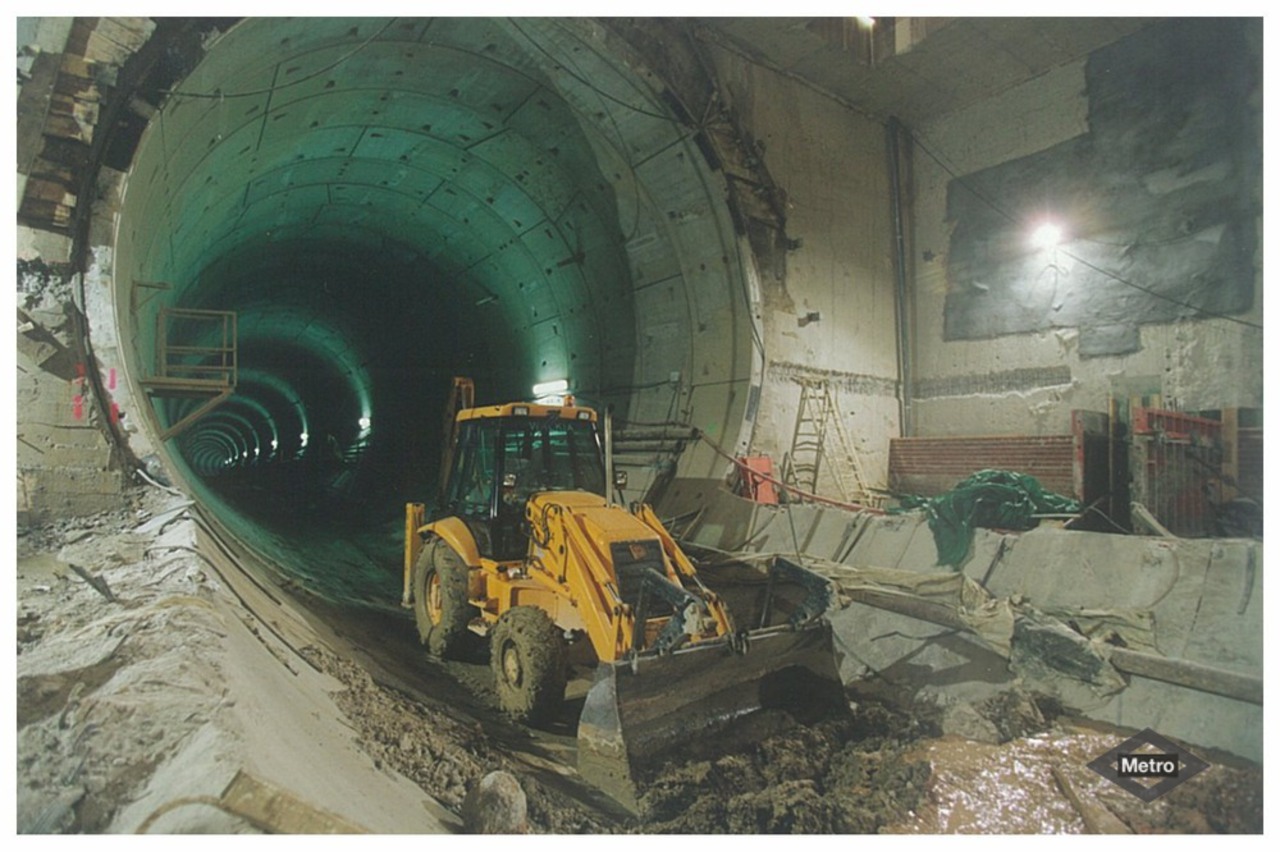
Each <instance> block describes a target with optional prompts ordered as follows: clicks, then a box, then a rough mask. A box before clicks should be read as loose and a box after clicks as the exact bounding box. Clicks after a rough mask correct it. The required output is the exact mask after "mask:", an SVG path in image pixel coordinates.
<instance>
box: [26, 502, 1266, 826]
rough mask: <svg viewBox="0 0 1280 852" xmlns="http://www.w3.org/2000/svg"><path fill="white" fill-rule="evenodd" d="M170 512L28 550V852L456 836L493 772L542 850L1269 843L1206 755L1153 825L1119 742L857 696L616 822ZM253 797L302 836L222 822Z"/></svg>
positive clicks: (133, 516) (561, 749)
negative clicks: (559, 842)
mask: <svg viewBox="0 0 1280 852" xmlns="http://www.w3.org/2000/svg"><path fill="white" fill-rule="evenodd" d="M183 502H184V501H183V500H182V498H181V497H180V496H176V495H172V494H168V493H165V492H163V491H157V490H154V489H148V490H146V491H141V492H136V493H133V494H131V495H130V498H129V502H128V505H126V506H124V507H122V508H121V509H120V510H119V511H117V512H111V513H104V514H102V515H99V516H95V517H92V518H84V519H68V520H65V521H62V522H60V523H57V524H52V525H47V526H41V527H34V528H30V529H25V530H19V531H18V539H17V551H18V552H17V555H18V566H17V601H18V604H17V612H16V618H17V656H16V661H17V671H16V694H17V714H18V718H17V743H16V746H17V748H16V754H17V782H18V784H17V787H18V789H17V827H18V831H19V833H24V834H26V833H36V834H61V833H87V834H96V833H133V832H136V831H139V830H143V831H148V832H151V833H225V834H233V833H260V832H264V831H285V832H291V833H321V832H325V831H339V830H352V829H353V828H354V829H360V830H367V831H373V832H377V833H383V834H397V833H431V832H457V831H460V830H461V821H460V819H459V816H458V814H459V812H460V810H461V808H462V803H463V800H464V798H465V796H466V794H467V792H468V790H469V789H470V788H471V787H472V786H473V785H474V784H476V782H477V781H478V780H479V778H481V777H482V776H483V775H484V774H486V773H488V772H490V771H492V770H495V769H503V770H506V771H508V772H510V773H512V774H513V775H515V776H516V778H517V779H518V780H519V782H520V784H521V786H522V787H523V789H524V792H525V794H526V797H527V800H528V826H529V830H530V831H531V832H534V833H557V834H570V833H663V834H719V833H803V834H833V833H834V834H869V833H894V834H918V833H929V834H935V833H939V834H940V833H1001V834H1016V833H1063V834H1075V833H1084V832H1087V831H1099V830H1102V831H1109V832H1137V833H1201V832H1204V833H1214V832H1217V833H1222V832H1227V833H1251V832H1259V831H1261V828H1262V804H1261V789H1262V781H1261V768H1260V767H1257V766H1252V765H1248V764H1243V763H1240V762H1236V761H1230V760H1228V759H1226V758H1224V757H1223V756H1219V755H1207V754H1202V755H1201V756H1203V757H1205V759H1206V760H1208V761H1209V762H1210V763H1211V764H1213V765H1212V768H1211V769H1210V770H1208V771H1206V772H1204V773H1203V774H1202V775H1200V776H1197V777H1196V778H1194V779H1191V780H1190V781H1188V782H1187V783H1186V784H1184V785H1183V786H1182V787H1179V788H1177V789H1176V790H1174V791H1172V792H1171V793H1169V794H1168V795H1166V796H1164V797H1162V798H1160V799H1158V800H1157V801H1156V802H1154V803H1151V804H1145V803H1143V802H1141V801H1140V800H1138V799H1137V798H1136V797H1134V796H1132V795H1130V794H1128V793H1126V792H1125V791H1123V790H1120V789H1119V788H1117V787H1115V786H1114V785H1111V784H1110V782H1107V781H1105V780H1104V779H1102V778H1100V777H1099V776H1097V775H1096V774H1094V773H1092V772H1091V771H1090V770H1089V769H1087V767H1086V766H1085V764H1087V762H1088V761H1089V760H1091V759H1093V758H1094V757H1096V756H1097V755H1099V754H1102V753H1104V752H1106V751H1107V750H1109V749H1110V748H1112V747H1113V746H1114V745H1116V744H1117V743H1118V742H1119V741H1120V740H1121V739H1123V738H1124V737H1125V736H1127V735H1128V734H1127V733H1125V732H1111V731H1100V730H1097V729H1095V728H1086V727H1083V726H1080V725H1076V724H1074V723H1072V722H1071V721H1070V720H1068V719H1066V718H1065V717H1061V716H1057V715H1056V708H1052V707H1049V706H1048V705H1045V706H1044V707H1032V704H1034V700H1033V699H1029V698H1028V697H1027V696H1017V695H1013V696H1010V698H1009V700H1008V701H1005V702H991V703H989V704H988V705H986V706H983V707H977V708H973V709H974V711H975V712H977V713H978V714H980V715H981V714H985V716H984V718H986V719H987V721H988V722H989V724H988V726H987V729H988V730H994V731H996V732H997V736H996V738H995V739H996V741H994V742H974V741H972V740H969V739H965V738H963V737H960V736H957V735H956V734H955V733H954V732H952V733H949V734H944V733H943V731H944V727H943V725H942V723H941V721H940V720H941V717H942V713H941V711H940V710H939V708H937V707H926V708H921V707H914V708H905V707H901V706H896V705H894V704H891V703H889V702H888V701H886V700H882V699H881V698H878V697H872V696H871V695H870V694H869V693H868V694H863V695H857V694H854V695H851V713H850V714H849V715H848V716H847V717H843V718H834V719H827V720H825V721H822V722H819V723H817V724H815V725H811V726H796V725H793V724H791V720H790V719H789V718H787V717H786V716H785V714H782V713H774V714H772V715H764V716H761V717H759V718H756V719H754V720H752V721H751V723H750V724H749V725H748V726H746V727H742V728H740V729H738V730H737V731H735V732H734V733H733V735H732V736H727V737H724V738H720V739H717V740H716V741H715V742H706V743H700V744H695V745H694V746H692V747H691V748H690V749H688V750H687V751H684V752H682V753H681V756H680V759H679V760H676V761H670V762H667V763H663V764H660V765H658V766H657V767H653V768H651V769H650V770H649V771H648V773H647V775H646V776H645V778H644V794H643V796H642V798H641V804H642V806H643V808H644V811H645V815H644V817H643V818H638V817H635V816H631V815H628V814H626V813H625V812H623V811H621V810H620V809H618V808H616V807H613V806H610V805H609V804H608V803H607V802H603V801H601V799H600V797H599V796H598V795H597V796H593V795H592V793H591V792H590V791H589V790H587V789H585V788H584V786H583V785H582V783H581V782H580V780H579V779H577V778H576V771H575V770H574V768H573V757H572V742H573V740H572V731H571V730H556V731H528V730H526V729H521V728H519V726H515V725H512V724H510V723H504V722H503V721H501V720H500V719H497V718H496V714H495V713H494V712H493V711H492V708H489V709H487V710H486V702H489V701H491V696H486V695H485V692H484V690H483V689H479V688H469V687H468V686H467V682H468V681H469V680H470V681H477V683H478V680H479V679H482V678H483V672H484V667H483V665H482V664H476V665H472V666H471V667H469V668H466V667H464V668H463V669H460V670H459V671H461V672H462V673H461V674H459V673H458V672H454V673H452V674H451V673H450V670H448V669H445V670H442V671H437V672H434V673H433V672H432V670H431V669H430V668H429V667H428V668H426V669H423V668H421V667H420V666H419V665H418V664H417V662H415V664H414V666H413V667H412V668H410V669H407V670H405V671H401V672H397V671H395V670H393V668H392V667H391V666H390V665H389V663H388V665H387V666H385V667H384V666H383V665H382V664H380V663H379V662H378V660H377V654H378V653H380V652H379V651H378V649H377V648H375V647H373V645H374V643H373V642H371V641H366V640H365V638H363V637H362V635H361V633H360V631H361V630H371V631H372V630H376V629H378V626H379V625H381V628H382V629H384V630H386V629H392V628H394V630H397V631H398V630H400V629H401V628H403V630H404V633H405V637H409V638H408V639H404V638H403V637H398V634H397V637H398V638H397V640H396V641H407V642H409V643H410V644H409V645H408V646H407V647H409V648H412V642H413V634H412V627H411V624H410V623H409V622H407V621H404V622H403V623H402V622H401V621H395V620H391V621H387V620H382V621H379V620H378V619H366V620H365V621H362V622H358V621H353V622H351V623H350V624H345V625H342V626H341V627H340V629H335V630H334V631H332V632H326V631H325V630H322V629H316V630H314V631H310V628H308V627H307V625H308V624H312V625H314V623H315V621H316V618H317V617H316V615H315V613H314V612H313V611H307V612H305V613H300V612H299V606H300V605H299V604H298V603H297V601H295V600H291V599H289V598H288V597H287V596H286V595H284V594H283V592H282V588H279V587H270V586H269V585H263V584H261V583H258V584H257V585H255V584H252V583H246V582H245V581H244V580H243V578H239V579H237V578H236V577H234V576H232V575H231V574H230V573H228V570H229V569H228V568H227V566H226V565H225V564H222V563H221V562H220V561H219V560H218V559H214V558H211V557H210V556H209V555H208V554H202V553H200V552H197V551H198V550H199V548H197V547H195V541H194V538H193V533H192V526H193V522H192V521H190V520H187V519H184V518H183V517H182V514H183V509H182V506H183ZM319 609H320V608H318V609H317V611H319ZM337 617H338V616H335V618H337ZM326 618H327V616H326ZM361 625H363V626H361ZM309 631H310V632H309ZM404 647H406V646H404V645H403V644H401V645H400V646H396V647H395V648H394V649H393V650H391V651H387V652H385V653H387V654H390V655H392V656H396V657H402V656H404V655H405V651H404ZM370 655H372V662H371V661H370ZM421 678H426V680H425V681H424V680H421ZM432 678H434V680H432ZM473 686H474V684H473ZM1029 702H1030V703H1029ZM1028 707H1031V710H1030V711H1029V712H1021V711H1020V710H1019V708H1028ZM1041 710H1043V712H1041ZM1130 733H1131V732H1130ZM246 775H247V776H248V777H250V778H252V779H254V783H255V784H257V785H258V787H259V788H260V789H263V790H268V791H272V796H273V797H274V798H271V801H272V802H275V803H277V804H278V802H279V801H281V800H287V801H288V802H291V803H292V810H291V811H290V813H291V814H292V817H291V819H293V820H294V821H292V822H291V821H288V820H286V819H284V818H283V817H282V816H281V813H282V811H281V809H280V808H278V807H276V808H274V809H273V808H269V807H265V806H262V807H256V808H255V807H252V806H247V805H245V804H244V803H243V802H239V803H237V802H235V801H232V800H231V797H230V796H229V791H230V790H231V789H232V788H233V787H234V784H235V782H236V781H237V779H243V777H244V776H246ZM250 804H251V805H252V803H250ZM259 804H261V802H259ZM299 819H301V820H302V821H301V822H298V821H297V820H299Z"/></svg>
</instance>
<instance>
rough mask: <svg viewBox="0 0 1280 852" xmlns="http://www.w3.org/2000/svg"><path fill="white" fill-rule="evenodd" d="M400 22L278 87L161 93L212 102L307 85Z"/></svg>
mask: <svg viewBox="0 0 1280 852" xmlns="http://www.w3.org/2000/svg"><path fill="white" fill-rule="evenodd" d="M398 20H399V18H390V19H388V20H387V22H386V23H385V24H383V25H382V27H381V29H379V30H378V31H377V32H375V33H374V34H373V35H371V36H369V37H368V38H367V39H365V40H364V41H362V42H360V44H358V45H356V46H355V47H354V48H352V49H351V50H349V51H348V52H346V53H344V54H343V55H342V56H340V57H338V58H337V59H335V60H334V61H333V62H331V63H329V64H328V65H326V66H325V67H323V68H320V69H318V70H316V71H312V72H311V73H310V74H306V75H304V76H302V77H299V78H298V79H296V80H290V81H289V82H288V83H281V84H280V85H278V86H276V85H272V86H269V87H267V88H265V89H257V90H255V91H252V92H222V91H214V92H185V91H182V90H181V89H161V90H160V93H161V94H163V95H169V96H171V97H178V98H207V99H210V100H222V99H223V98H256V97H258V96H260V95H268V94H271V93H273V92H278V91H280V90H281V89H287V88H289V87H291V86H297V85H298V84H300V83H305V82H307V81H308V80H314V79H315V78H316V77H319V76H320V75H321V74H327V73H328V72H330V71H332V70H333V69H335V68H337V67H338V66H339V65H341V64H342V63H344V62H346V61H347V60H349V59H350V58H351V57H353V56H355V55H356V54H357V53H359V52H360V51H362V50H364V49H365V48H366V47H368V46H369V45H370V44H372V43H373V42H374V40H376V39H377V38H378V37H379V36H381V35H382V34H383V33H385V32H386V31H387V30H388V29H390V28H391V25H392V24H394V23H395V22H396V21H398Z"/></svg>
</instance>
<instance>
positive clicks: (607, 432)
mask: <svg viewBox="0 0 1280 852" xmlns="http://www.w3.org/2000/svg"><path fill="white" fill-rule="evenodd" d="M604 499H605V500H606V501H607V502H608V505H610V506H613V505H614V501H613V404H612V403H610V404H609V405H606V406H605V407H604Z"/></svg>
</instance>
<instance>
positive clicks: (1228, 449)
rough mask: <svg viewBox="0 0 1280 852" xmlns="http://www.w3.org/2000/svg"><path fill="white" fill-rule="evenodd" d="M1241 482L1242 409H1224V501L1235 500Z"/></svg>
mask: <svg viewBox="0 0 1280 852" xmlns="http://www.w3.org/2000/svg"><path fill="white" fill-rule="evenodd" d="M1239 483H1240V409H1238V408H1224V409H1223V410H1222V493H1221V494H1220V495H1219V496H1218V499H1219V500H1221V501H1222V502H1226V501H1227V500H1234V499H1235V498H1236V497H1237V496H1238V494H1239Z"/></svg>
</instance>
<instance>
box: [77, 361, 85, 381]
mask: <svg viewBox="0 0 1280 852" xmlns="http://www.w3.org/2000/svg"><path fill="white" fill-rule="evenodd" d="M76 378H78V379H80V380H81V381H84V364H76Z"/></svg>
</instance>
